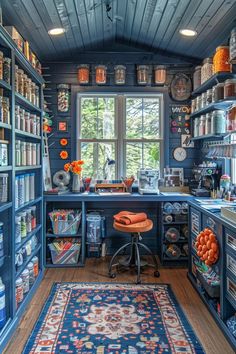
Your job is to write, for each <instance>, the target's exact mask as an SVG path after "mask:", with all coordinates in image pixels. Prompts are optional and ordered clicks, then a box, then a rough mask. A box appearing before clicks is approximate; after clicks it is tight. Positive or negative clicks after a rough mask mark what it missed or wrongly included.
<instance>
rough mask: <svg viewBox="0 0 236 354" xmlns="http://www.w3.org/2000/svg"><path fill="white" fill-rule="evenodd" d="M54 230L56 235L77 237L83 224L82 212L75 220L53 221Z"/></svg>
mask: <svg viewBox="0 0 236 354" xmlns="http://www.w3.org/2000/svg"><path fill="white" fill-rule="evenodd" d="M51 222H52V230H53V233H54V234H55V235H76V234H77V232H78V229H79V226H80V222H81V212H80V213H79V214H77V215H76V217H75V218H74V220H55V221H53V220H51Z"/></svg>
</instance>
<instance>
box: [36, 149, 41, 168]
mask: <svg viewBox="0 0 236 354" xmlns="http://www.w3.org/2000/svg"><path fill="white" fill-rule="evenodd" d="M40 155H41V146H40V144H36V165H40V161H41V158H40Z"/></svg>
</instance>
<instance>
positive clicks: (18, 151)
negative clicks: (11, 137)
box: [15, 140, 21, 166]
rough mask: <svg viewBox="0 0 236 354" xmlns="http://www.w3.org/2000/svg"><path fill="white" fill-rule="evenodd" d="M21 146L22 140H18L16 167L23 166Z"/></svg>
mask: <svg viewBox="0 0 236 354" xmlns="http://www.w3.org/2000/svg"><path fill="white" fill-rule="evenodd" d="M20 144H21V141H20V140H16V144H15V146H16V147H15V159H16V162H15V164H16V166H21V150H20Z"/></svg>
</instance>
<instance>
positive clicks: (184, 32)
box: [179, 28, 197, 37]
mask: <svg viewBox="0 0 236 354" xmlns="http://www.w3.org/2000/svg"><path fill="white" fill-rule="evenodd" d="M179 33H180V34H182V35H183V36H187V37H194V36H196V35H197V31H194V30H192V29H188V28H183V29H181V30H180V31H179Z"/></svg>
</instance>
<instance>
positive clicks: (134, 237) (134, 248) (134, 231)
mask: <svg viewBox="0 0 236 354" xmlns="http://www.w3.org/2000/svg"><path fill="white" fill-rule="evenodd" d="M113 227H114V229H116V230H118V231H122V232H128V233H130V234H131V241H130V242H128V243H126V244H125V245H123V246H122V247H120V248H119V249H118V250H117V251H116V253H115V254H114V255H113V257H112V259H111V261H110V264H109V270H108V274H109V277H110V278H115V277H116V273H113V272H112V267H113V266H116V265H119V264H120V265H123V266H125V267H129V268H130V267H135V266H136V267H137V284H140V283H141V280H140V273H141V271H140V268H141V267H142V266H145V265H148V266H151V267H154V268H155V271H154V276H155V277H159V276H160V273H159V271H158V264H157V260H156V257H155V256H154V254H153V253H152V251H151V250H150V249H149V248H148V247H147V246H146V245H144V244H143V243H141V242H140V241H141V240H142V237H141V235H140V233H141V232H147V231H149V230H151V229H152V227H153V222H152V220H149V219H147V220H145V221H142V222H138V223H136V224H131V225H123V224H120V223H118V222H116V221H115V222H114V223H113ZM129 246H130V255H129V256H128V258H126V259H125V260H122V261H119V262H118V263H115V264H113V262H114V260H115V258H116V257H117V256H118V255H119V253H120V252H121V251H123V250H124V249H125V248H126V247H129ZM140 248H143V249H144V250H145V251H147V252H148V253H149V254H150V255H151V256H152V259H153V264H148V263H147V262H143V261H141V260H140V254H139V249H140Z"/></svg>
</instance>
